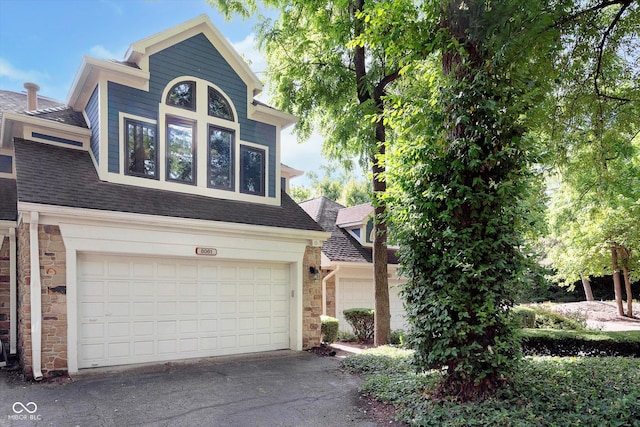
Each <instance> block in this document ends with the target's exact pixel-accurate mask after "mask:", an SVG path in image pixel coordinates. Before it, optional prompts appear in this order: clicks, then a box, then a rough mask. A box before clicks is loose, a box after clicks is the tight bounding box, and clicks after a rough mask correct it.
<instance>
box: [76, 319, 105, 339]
mask: <svg viewBox="0 0 640 427" xmlns="http://www.w3.org/2000/svg"><path fill="white" fill-rule="evenodd" d="M80 333H81V334H82V336H84V337H86V338H90V339H91V338H100V339H102V338H104V324H103V323H83V324H82V325H80Z"/></svg>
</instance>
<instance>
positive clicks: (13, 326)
mask: <svg viewBox="0 0 640 427" xmlns="http://www.w3.org/2000/svg"><path fill="white" fill-rule="evenodd" d="M17 256H18V252H17V251H16V228H15V227H11V228H10V229H9V353H10V354H16V352H17V349H16V347H17V345H16V343H17V336H18V309H17V305H18V292H17V277H18V276H17V271H18V269H17V268H16V257H17Z"/></svg>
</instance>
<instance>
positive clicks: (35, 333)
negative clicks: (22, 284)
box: [29, 212, 42, 381]
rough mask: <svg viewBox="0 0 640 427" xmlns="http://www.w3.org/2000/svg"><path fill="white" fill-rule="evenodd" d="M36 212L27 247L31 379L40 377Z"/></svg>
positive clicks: (39, 293) (39, 288) (38, 262)
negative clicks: (28, 256)
mask: <svg viewBox="0 0 640 427" xmlns="http://www.w3.org/2000/svg"><path fill="white" fill-rule="evenodd" d="M38 220H39V215H38V212H31V222H30V224H29V248H30V252H31V253H30V255H31V285H30V288H29V291H30V292H29V293H30V297H31V356H32V366H33V379H34V380H36V381H40V380H41V379H42V370H41V365H42V360H41V359H42V354H41V352H42V295H41V294H42V288H41V285H40V241H39V238H38Z"/></svg>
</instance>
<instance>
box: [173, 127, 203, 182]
mask: <svg viewBox="0 0 640 427" xmlns="http://www.w3.org/2000/svg"><path fill="white" fill-rule="evenodd" d="M195 127H196V123H195V122H194V121H192V120H185V119H182V118H178V117H171V116H167V134H166V139H167V180H169V181H177V182H182V183H185V184H195V176H196V174H195V173H196V162H195V158H196V154H195V133H196V132H195Z"/></svg>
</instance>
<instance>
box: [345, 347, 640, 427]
mask: <svg viewBox="0 0 640 427" xmlns="http://www.w3.org/2000/svg"><path fill="white" fill-rule="evenodd" d="M395 351H397V353H395V354H393V353H391V352H389V351H387V350H385V349H372V350H365V351H364V352H363V353H361V354H359V355H355V356H350V357H348V358H347V359H345V361H344V362H343V367H344V368H345V369H347V370H349V371H351V372H356V373H364V374H366V378H365V383H364V385H363V386H362V388H361V392H362V393H364V394H367V395H369V396H371V397H373V398H376V399H378V400H380V401H383V402H386V403H391V404H392V405H393V406H394V407H395V408H396V409H397V411H398V412H397V417H398V419H399V420H401V421H403V422H406V423H408V424H409V425H413V426H442V427H467V426H478V427H480V426H482V427H484V426H506V427H530V426H563V427H572V426H576V427H578V426H582V427H585V426H586V427H600V426H611V427H613V426H629V427H635V426H640V375H635V374H634V375H630V374H629V373H637V372H640V358H638V359H632V358H622V357H597V358H575V357H571V358H526V359H524V361H523V362H522V363H521V364H519V365H518V368H517V369H516V370H514V372H513V374H512V377H511V380H510V382H509V384H508V385H507V386H506V387H504V388H503V389H501V390H500V391H498V392H497V394H496V395H495V397H492V398H489V399H485V400H482V401H476V402H473V403H465V402H461V401H459V400H457V399H447V400H438V399H433V393H434V390H436V388H437V384H438V383H439V382H440V381H441V376H442V373H441V372H440V371H428V372H425V373H415V370H414V369H413V367H412V366H411V363H410V360H411V358H410V357H409V354H410V352H409V351H408V350H398V349H395ZM390 358H391V359H392V360H389V359H390Z"/></svg>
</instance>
